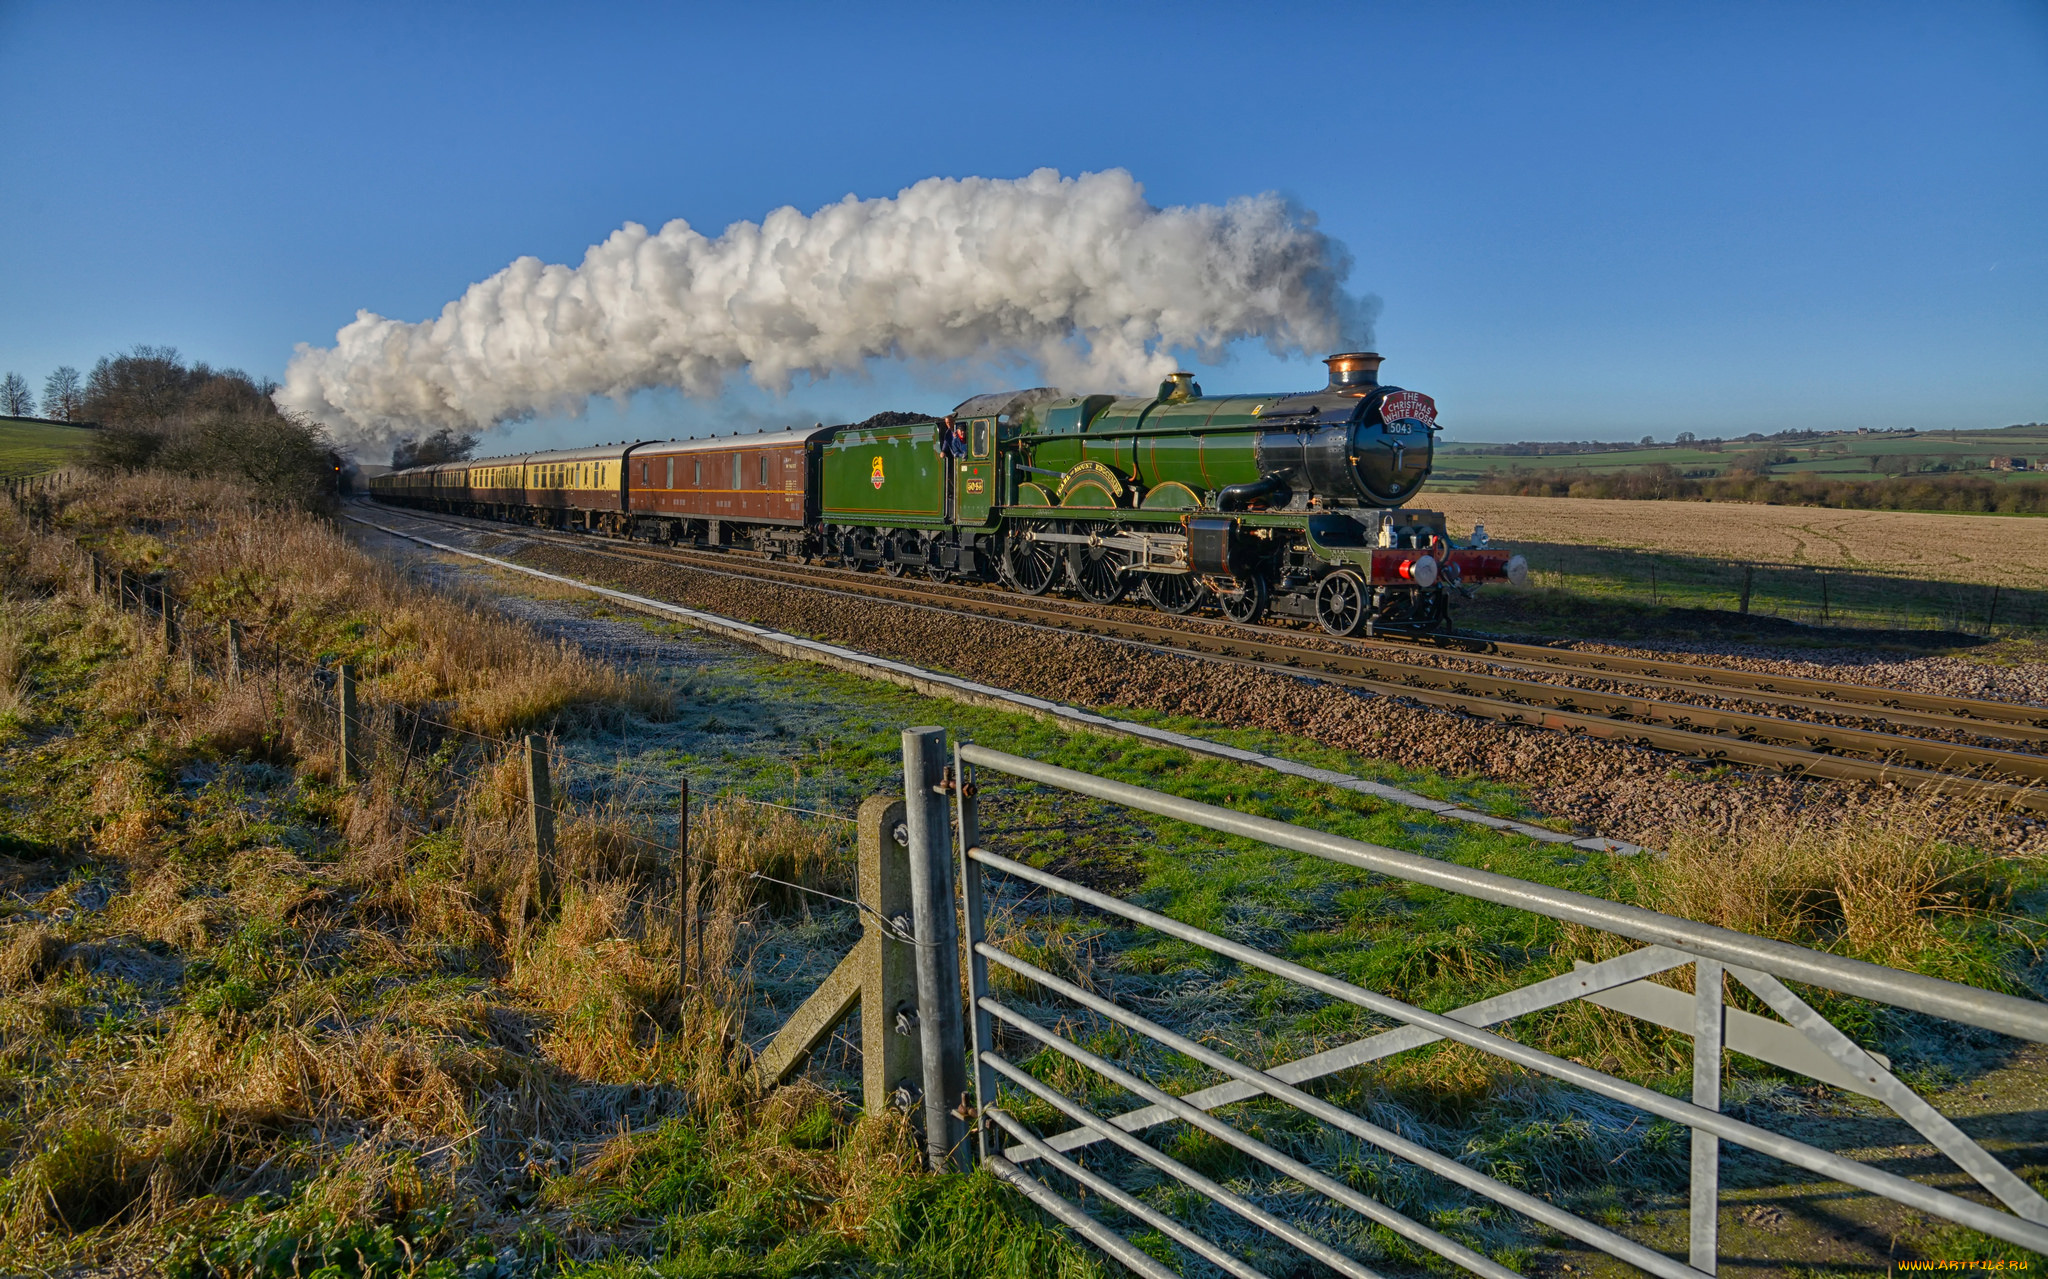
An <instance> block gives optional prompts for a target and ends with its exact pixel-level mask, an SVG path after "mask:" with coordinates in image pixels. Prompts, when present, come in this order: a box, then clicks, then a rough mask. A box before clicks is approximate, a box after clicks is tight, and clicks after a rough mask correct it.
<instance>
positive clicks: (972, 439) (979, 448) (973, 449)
mask: <svg viewBox="0 0 2048 1279" xmlns="http://www.w3.org/2000/svg"><path fill="white" fill-rule="evenodd" d="M988 437H989V423H988V421H987V419H985V418H984V419H983V420H982V421H979V422H976V423H975V424H974V425H973V427H972V428H970V430H969V433H968V446H967V451H968V453H969V454H971V455H972V456H974V457H984V458H985V457H987V456H988Z"/></svg>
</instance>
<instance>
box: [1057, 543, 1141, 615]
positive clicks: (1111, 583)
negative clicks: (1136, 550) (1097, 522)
mask: <svg viewBox="0 0 2048 1279" xmlns="http://www.w3.org/2000/svg"><path fill="white" fill-rule="evenodd" d="M1112 532H1113V530H1112ZM1130 562H1131V553H1130V552H1129V551H1126V550H1124V549H1122V548H1121V547H1114V546H1082V545H1079V544H1069V545H1068V547H1067V571H1068V572H1069V573H1071V574H1072V575H1073V578H1074V585H1075V587H1076V588H1078V589H1079V590H1080V592H1081V598H1083V599H1085V600H1087V601H1088V602H1089V603H1090V604H1114V603H1116V602H1117V601H1118V600H1120V599H1122V598H1123V597H1124V592H1126V591H1128V590H1130V589H1131V576H1130V574H1129V573H1128V572H1126V571H1125V570H1126V569H1127V568H1128V567H1129V566H1130Z"/></svg>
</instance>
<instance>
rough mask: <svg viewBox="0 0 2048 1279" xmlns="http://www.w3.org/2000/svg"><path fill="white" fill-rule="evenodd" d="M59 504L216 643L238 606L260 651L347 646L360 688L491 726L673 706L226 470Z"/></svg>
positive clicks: (335, 653) (156, 480)
mask: <svg viewBox="0 0 2048 1279" xmlns="http://www.w3.org/2000/svg"><path fill="white" fill-rule="evenodd" d="M62 518H63V522H64V524H65V526H66V527H67V528H69V529H72V530H75V531H77V532H78V534H79V536H80V537H81V540H83V541H85V542H86V543H87V544H89V545H96V546H98V547H99V548H101V550H102V553H103V554H105V555H107V556H109V557H111V558H113V559H114V560H116V561H118V562H120V563H125V564H127V565H129V566H130V567H135V568H138V569H142V568H149V569H154V568H165V569H168V570H169V571H170V572H171V574H172V577H173V580H174V582H175V583H176V589H177V590H178V591H179V592H180V593H181V595H182V596H183V597H184V599H185V602H186V604H187V606H188V608H189V610H190V611H189V614H188V625H189V626H191V627H194V628H197V631H198V633H197V634H195V636H194V640H195V642H198V643H200V644H202V645H203V646H206V647H207V648H209V649H211V648H213V647H216V646H218V645H219V643H220V642H221V641H220V640H219V638H218V635H219V632H220V630H221V628H222V627H224V626H225V624H226V622H227V621H228V620H229V619H230V618H232V619H235V620H237V621H239V622H241V623H242V625H243V627H244V628H245V632H246V634H247V636H248V639H247V644H248V649H249V652H250V654H251V656H252V657H253V658H255V659H257V660H259V661H260V660H262V659H263V658H265V657H266V656H268V655H270V654H281V655H283V656H285V657H286V658H288V659H291V660H296V661H309V660H311V659H314V658H316V657H322V656H327V657H334V658H340V659H343V660H349V661H353V662H355V663H356V664H357V666H358V668H359V671H360V673H361V675H362V677H363V678H364V680H365V685H366V687H365V693H366V695H368V696H372V697H378V698H382V699H385V700H388V701H393V702H398V703H402V704H405V705H408V706H422V707H428V708H431V709H432V710H434V711H436V712H437V713H438V714H439V716H440V717H442V718H446V719H448V720H450V721H452V722H453V724H454V725H455V726H456V727H458V728H461V729H465V730H469V731H472V732H477V733H483V734H488V735H501V734H505V733H510V732H514V731H519V730H523V729H528V728H532V727H536V726H540V725H546V724H551V723H559V722H562V721H563V720H564V717H567V716H575V715H585V716H589V715H600V716H601V715H610V714H616V713H617V712H618V711H619V710H626V711H631V712H635V713H639V714H643V715H650V716H660V715H664V714H666V713H667V711H668V709H669V697H668V694H667V693H666V692H665V691H664V690H663V689H661V688H659V687H658V686H656V685H654V684H652V683H650V682H648V681H646V680H644V679H641V678H638V677H635V676H631V675H626V674H622V673H620V672H618V671H616V670H614V669H613V668H611V667H610V666H607V665H604V664H601V663H598V662H595V661H592V660H590V659H589V658H587V657H585V656H583V655H582V654H581V653H580V652H577V651H575V650H572V649H569V648H566V647H564V646H561V645H558V644H551V643H548V642H546V641H543V640H541V639H540V638H538V637H537V636H535V635H534V634H533V632H532V631H531V630H529V629H528V628H526V627H525V626H523V625H521V624H520V623H518V622H516V621H513V620H511V619H509V618H506V617H504V616H502V615H500V614H498V613H497V612H495V611H493V610H491V609H489V608H487V607H485V606H483V604H482V603H481V602H480V601H478V600H474V599H459V598H452V597H450V596H447V595H442V594H435V593H431V592H426V591H422V590H419V589H417V588H415V587H414V586H412V585H411V584H410V583H408V582H407V581H406V580H405V579H404V578H403V577H401V576H400V575H399V574H398V573H396V572H395V571H393V570H392V569H390V568H389V567H387V566H385V565H383V564H381V563H379V562H377V561H375V560H372V559H371V558H369V557H368V556H366V555H364V554H363V553H362V552H361V551H359V550H357V549H356V547H355V546H354V545H353V544H351V543H350V542H349V541H348V540H347V539H346V538H344V537H343V536H342V535H341V534H340V533H339V532H338V531H337V530H336V529H335V527H334V526H333V525H332V524H331V523H329V522H327V521H326V520H324V519H322V518H320V517H318V516H315V515H310V514H306V513H303V512H298V511H293V510H289V509H283V508H263V507H256V506H253V505H251V504H250V502H249V501H248V499H247V496H246V494H244V493H242V492H241V491H240V490H237V489H234V488H232V487H230V486H227V485H223V484H218V483H214V482H211V481H185V480H171V479H169V478H167V477H163V476H159V475H154V474H151V473H141V474H137V475H131V476H126V477H123V478H120V479H116V480H110V481H106V482H105V483H102V484H96V485H93V486H89V487H87V488H84V489H81V490H79V491H78V492H77V493H76V494H75V495H73V497H72V499H71V500H70V501H69V503H68V505H67V506H66V508H65V511H64V514H63V517H62ZM138 529H140V530H143V531H141V532H138V531H137V530H138Z"/></svg>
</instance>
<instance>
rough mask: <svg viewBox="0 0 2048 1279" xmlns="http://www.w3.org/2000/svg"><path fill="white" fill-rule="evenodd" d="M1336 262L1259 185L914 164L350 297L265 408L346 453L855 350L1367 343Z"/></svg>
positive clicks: (1157, 368)
mask: <svg viewBox="0 0 2048 1279" xmlns="http://www.w3.org/2000/svg"><path fill="white" fill-rule="evenodd" d="M1350 268H1351V257H1350V254H1349V253H1348V252H1347V251H1346V250H1345V248H1344V246H1343V245H1342V244H1340V243H1339V242H1337V241H1335V240H1333V239H1331V238H1330V237H1329V236H1326V235H1324V234H1323V233H1322V232H1321V231H1318V230H1317V229H1316V219H1315V215H1314V214H1312V213H1309V212H1307V211H1305V210H1302V209H1300V208H1298V207H1296V206H1294V205H1292V204H1290V203H1289V202H1287V201H1286V200H1283V199H1282V198H1281V197H1279V196H1277V195H1273V194H1266V195H1260V196H1250V197H1242V198H1239V199H1235V200H1232V201H1230V202H1229V203H1228V204H1226V205H1223V206H1221V207H1218V206H1215V205H1196V206H1193V207H1176V208H1169V209H1158V208H1154V207H1153V206H1152V205H1150V204H1149V203H1147V202H1146V200H1145V196H1144V189H1143V188H1142V187H1141V186H1140V185H1139V184H1138V183H1137V181H1136V180H1134V179H1133V178H1132V177H1131V175H1130V174H1128V173H1126V172H1124V171H1123V170H1120V169H1116V170H1110V171H1108V172H1104V173H1086V174H1082V175H1081V176H1080V177H1078V178H1063V177H1061V176H1060V175H1059V174H1058V173H1057V172H1055V171H1053V170H1051V169H1040V170H1039V171H1037V172H1036V173H1033V174H1031V175H1030V176H1029V177H1025V178H1020V179H1016V180H1002V179H990V178H966V179H959V180H955V179H950V178H928V179H926V180H924V181H922V182H919V183H917V184H916V185H915V186H912V187H909V188H907V189H905V190H903V191H901V192H899V193H898V194H897V195H896V196H895V197H894V198H889V199H874V200H857V199H855V198H854V197H852V196H848V197H846V199H844V200H842V201H840V202H839V203H837V204H832V205H828V206H826V207H825V208H822V209H820V210H818V211H817V212H816V213H813V214H811V215H809V216H805V215H804V214H801V213H799V212H797V211H796V210H795V209H791V208H782V209H778V210H776V211H775V212H773V213H770V214H769V215H768V216H767V217H766V218H764V219H762V220H761V222H759V223H758V224H757V223H753V222H738V223H734V224H733V225H732V226H730V227H728V228H726V230H725V232H724V233H723V234H722V235H719V236H718V237H717V238H715V239H712V238H707V237H706V236H703V235H701V234H699V233H698V232H697V231H696V230H694V229H693V228H692V227H691V226H690V225H689V224H688V223H686V222H683V221H681V220H677V221H674V222H670V223H669V224H668V225H666V226H664V227H662V228H661V230H660V231H658V232H653V233H650V232H649V231H648V230H647V228H645V227H643V226H640V225H638V224H636V223H627V224H626V225H625V226H624V227H622V228H620V229H619V230H618V231H615V232H613V233H612V234H611V236H610V237H609V238H607V239H606V240H605V241H604V242H603V243H602V244H597V245H593V246H592V247H591V248H590V250H589V251H588V252H587V253H585V254H584V257H583V262H582V265H580V266H575V267H570V266H564V265H549V264H544V263H542V262H540V261H539V260H538V259H535V258H530V257H525V258H520V259H519V260H518V261H516V262H514V263H512V265H510V266H508V267H506V268H505V269H504V270H502V271H500V272H498V273H497V274H496V275H494V276H492V277H491V278H490V279H488V280H485V281H483V282H482V283H480V284H475V285H472V286H471V287H470V288H469V289H468V290H467V291H466V292H465V293H464V294H463V295H462V296H461V297H460V298H457V299H456V300H455V301H453V302H450V303H449V304H448V305H447V306H446V307H444V308H442V311H441V315H440V317H439V318H438V319H434V320H428V321H423V322H421V323H418V324H408V323H405V322H403V321H400V320H392V319H387V318H385V317H384V316H381V315H376V314H373V313H371V312H368V311H359V312H357V313H356V318H355V321H354V322H353V323H351V324H349V325H348V326H346V327H345V328H343V329H342V330H341V331H340V332H339V333H337V334H336V335H335V344H334V345H333V346H332V347H328V348H324V349H321V348H315V347H311V346H308V345H305V344H303V343H302V344H301V345H300V346H299V347H298V350H297V352H296V353H295V354H294V355H293V357H292V360H291V365H290V367H289V369H288V370H287V372H286V374H285V383H284V386H283V387H282V389H280V390H279V391H278V392H277V401H278V403H279V404H280V405H281V406H282V407H284V408H287V409H293V410H297V411H299V412H301V413H304V414H306V415H308V416H310V417H312V418H314V419H316V420H317V421H319V422H321V423H323V424H324V425H326V426H327V427H328V428H329V429H330V430H331V431H333V432H334V434H335V435H336V436H337V437H338V438H339V439H341V440H342V441H344V442H346V443H351V444H359V445H367V444H374V443H388V442H389V441H391V440H392V439H394V438H396V437H397V436H399V435H400V434H405V433H417V432H419V431H421V430H432V429H436V428H442V427H445V428H448V429H450V430H454V431H457V432H460V431H466V430H476V429H488V428H490V427H492V426H494V425H498V424H501V423H505V422H509V421H515V420H518V419H520V418H523V417H526V416H529V415H531V414H534V413H536V412H563V411H575V410H578V409H580V408H581V407H582V406H583V405H584V404H585V403H586V402H587V401H588V399H589V398H590V397H591V396H594V395H610V396H625V395H628V394H630V393H632V392H634V391H637V390H642V389H645V388H648V387H660V386H667V387H677V388H680V389H682V390H683V391H685V392H687V393H689V394H692V395H715V394H717V393H718V392H719V390H720V389H721V387H723V385H724V384H725V382H726V379H727V378H729V377H731V376H733V375H734V374H737V373H739V372H741V371H745V372H746V373H747V374H749V375H750V376H751V377H752V378H753V380H754V381H755V382H757V383H759V384H760V385H761V386H763V387H765V388H769V389H772V390H786V389H787V388H788V387H789V386H790V385H791V382H792V380H793V379H794V378H796V377H797V376H798V375H799V374H803V375H808V376H811V377H823V376H826V375H828V374H831V373H835V372H847V371H855V370H859V369H860V368H861V367H862V366H863V365H864V363H865V362H866V361H867V360H869V359H873V358H876V357H884V358H895V359H907V360H913V361H923V362H940V361H959V360H969V361H989V362H998V363H1002V362H1008V363H1016V362H1020V361H1026V360H1028V361H1033V362H1035V363H1036V364H1037V365H1038V367H1039V369H1040V370H1041V372H1042V373H1043V374H1044V376H1045V377H1046V378H1047V379H1049V380H1051V381H1053V382H1056V383H1060V384H1064V385H1068V386H1072V387H1077V388H1086V389H1089V390H1096V389H1113V388H1135V387H1141V386H1148V385H1150V384H1151V383H1154V382H1156V381H1157V379H1158V378H1159V376H1160V375H1161V374H1163V373H1165V372H1169V371H1171V370H1172V369H1173V367H1174V364H1175V359H1174V357H1173V355H1172V354H1171V353H1170V351H1169V349H1168V348H1173V347H1179V348H1188V349H1193V350H1194V351H1196V352H1198V353H1200V354H1202V355H1204V356H1206V357H1208V358H1212V359H1213V358H1216V357H1218V356H1220V354H1221V353H1222V350H1223V348H1224V347H1225V346H1226V345H1228V344H1229V343H1231V342H1234V341H1237V340H1239V339H1243V338H1262V339H1264V340H1265V342H1266V344H1267V345H1268V346H1269V347H1271V348H1272V349H1273V350H1274V351H1275V352H1276V353H1280V354H1292V353H1299V352H1309V353H1315V354H1320V353H1322V352H1325V351H1328V350H1330V349H1332V348H1339V347H1348V346H1351V345H1353V344H1357V345H1364V344H1366V343H1367V342H1369V340H1370V332H1371V329H1370V321H1371V310H1372V307H1373V306H1374V305H1375V300H1372V299H1359V298H1355V297H1352V296H1350V295H1348V294H1346V293H1345V292H1344V290H1343V288H1342V284H1343V281H1344V278H1345V276H1346V274H1347V273H1348V272H1349V271H1350Z"/></svg>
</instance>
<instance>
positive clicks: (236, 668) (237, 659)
mask: <svg viewBox="0 0 2048 1279" xmlns="http://www.w3.org/2000/svg"><path fill="white" fill-rule="evenodd" d="M241 686H242V624H241V623H240V622H238V621H236V620H235V619H234V618H232V617H231V618H229V619H228V687H230V688H240V687H241Z"/></svg>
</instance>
